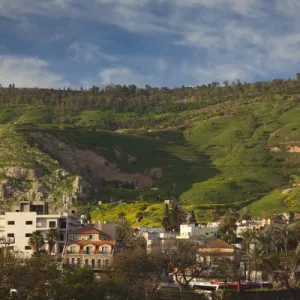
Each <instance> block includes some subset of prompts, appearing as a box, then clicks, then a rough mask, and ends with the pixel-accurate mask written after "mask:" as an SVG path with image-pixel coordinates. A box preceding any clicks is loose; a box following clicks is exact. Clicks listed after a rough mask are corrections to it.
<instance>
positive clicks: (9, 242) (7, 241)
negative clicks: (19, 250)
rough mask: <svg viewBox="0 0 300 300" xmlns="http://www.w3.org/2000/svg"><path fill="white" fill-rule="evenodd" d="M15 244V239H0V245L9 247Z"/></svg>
mask: <svg viewBox="0 0 300 300" xmlns="http://www.w3.org/2000/svg"><path fill="white" fill-rule="evenodd" d="M14 243H15V238H13V237H0V244H2V245H4V244H5V245H10V244H14Z"/></svg>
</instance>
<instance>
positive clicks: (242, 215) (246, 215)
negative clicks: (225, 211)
mask: <svg viewBox="0 0 300 300" xmlns="http://www.w3.org/2000/svg"><path fill="white" fill-rule="evenodd" d="M239 219H240V220H250V219H251V213H250V210H249V208H248V207H243V208H242V209H241V210H240V211H239Z"/></svg>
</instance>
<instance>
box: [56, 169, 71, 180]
mask: <svg viewBox="0 0 300 300" xmlns="http://www.w3.org/2000/svg"><path fill="white" fill-rule="evenodd" d="M55 175H56V177H57V178H59V179H63V178H66V177H69V176H70V175H71V174H70V173H69V172H68V171H66V170H64V169H58V170H56V171H55Z"/></svg>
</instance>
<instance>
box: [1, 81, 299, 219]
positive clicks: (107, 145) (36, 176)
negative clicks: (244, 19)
mask: <svg viewBox="0 0 300 300" xmlns="http://www.w3.org/2000/svg"><path fill="white" fill-rule="evenodd" d="M286 84H290V83H288V81H287V83H286ZM215 89H222V88H221V87H214V91H215ZM0 91H1V89H0ZM24 93H25V92H24ZM193 93H194V92H193V90H190V89H189V90H186V91H185V95H186V97H184V99H182V101H183V103H185V105H188V104H187V103H192V105H193V106H191V107H188V106H187V107H185V109H182V110H177V108H176V109H171V108H170V111H169V112H166V111H163V110H162V109H161V110H162V111H160V112H157V111H155V110H154V109H152V111H151V110H150V109H149V111H145V112H143V113H139V112H136V111H133V110H131V111H130V110H128V111H118V110H112V109H110V108H109V109H108V108H105V109H103V108H102V109H100V108H97V107H90V108H82V107H81V108H80V107H79V108H77V109H75V108H74V109H73V108H70V107H65V108H64V107H63V108H62V107H61V106H57V105H50V104H38V103H22V101H21V103H19V104H15V103H12V104H11V105H8V104H7V103H5V104H3V106H2V108H1V110H0V121H1V123H2V125H1V127H0V134H1V145H0V146H1V149H0V154H1V155H0V167H1V168H0V173H1V175H0V176H1V179H2V183H1V187H2V194H3V193H4V194H3V195H5V197H4V198H5V201H6V202H7V203H8V202H11V201H17V200H19V199H21V198H22V197H25V198H26V197H27V198H28V195H29V197H30V195H33V194H34V193H35V194H34V195H36V194H37V193H38V192H37V191H36V189H38V190H39V191H40V194H39V198H40V199H42V200H50V201H52V202H53V203H55V205H59V204H60V200H59V199H61V197H62V196H63V195H64V196H68V197H70V198H74V201H75V202H76V201H79V202H80V203H81V202H82V201H83V202H84V203H87V202H90V203H92V204H94V203H96V202H97V201H100V200H102V201H103V202H108V203H110V202H111V201H113V202H115V201H118V200H123V201H124V202H131V203H132V204H131V207H130V210H131V217H130V219H131V222H132V223H135V214H136V212H140V211H145V212H147V213H145V218H144V219H143V221H142V223H143V224H151V223H153V224H158V223H159V218H161V215H162V211H163V209H162V203H163V200H164V199H166V198H167V197H169V196H170V195H175V196H177V197H178V198H179V199H180V201H181V203H182V204H183V205H184V207H185V208H186V209H187V210H191V209H195V210H196V212H197V215H198V217H201V218H207V217H208V216H209V215H210V214H211V213H212V212H217V213H220V214H222V212H223V211H224V210H226V209H228V208H229V207H234V208H240V207H243V206H249V207H250V209H251V210H252V212H253V214H255V215H272V214H274V213H278V212H282V211H290V210H295V211H297V210H299V211H300V198H299V195H300V178H299V177H300V172H299V171H300V102H299V94H300V91H298V90H297V89H294V90H288V89H286V85H284V89H283V88H282V90H281V91H279V92H276V93H275V92H272V91H268V92H264V91H261V94H262V95H257V93H254V92H253V93H252V94H250V93H248V94H246V92H245V90H244V91H242V92H240V93H239V94H236V93H232V95H231V94H230V95H231V96H227V97H226V98H224V99H223V98H222V100H218V101H217V100H214V101H211V105H210V103H209V102H208V101H207V100H205V101H204V102H203V101H202V104H201V105H200V104H197V103H198V102H197V101H200V100H201V99H200V100H197V99H194V98H195V96H194V95H193ZM214 93H216V92H214ZM298 93H299V94H298ZM180 95H181V96H182V94H180ZM193 97H194V98H193ZM214 97H215V96H214ZM220 98H221V96H220ZM214 99H215V98H214ZM86 101H88V100H86ZM178 101H179V100H175V102H176V103H179V102H178ZM195 103H196V104H197V105H196V104H195ZM203 103H204V104H203ZM91 106H92V105H91ZM14 168H15V169H14ZM25 169H26V171H25ZM11 172H12V173H13V175H11ZM16 172H19V173H20V174H19V173H18V174H15V173H16ZM61 174H65V175H61ZM11 189H12V190H13V191H15V192H11ZM32 190H33V191H32ZM30 191H31V192H30ZM43 191H47V192H45V193H44V194H43ZM76 193H77V194H78V193H79V194H80V196H78V195H77V196H76ZM34 197H36V196H34ZM135 203H136V204H135ZM159 204H160V205H159ZM141 205H142V206H143V205H146V206H147V205H148V206H149V207H148V206H147V207H148V208H145V207H144V206H143V209H144V210H143V209H142V208H141ZM151 205H152V206H151ZM122 209H123V208H121V207H120V208H119V206H116V204H111V205H107V206H105V207H103V208H102V209H101V211H98V210H95V211H94V212H93V216H94V218H95V219H101V220H103V219H106V220H109V219H112V218H115V217H116V214H117V212H119V211H120V210H122ZM147 209H149V210H150V212H151V211H152V212H153V213H149V212H148V211H147Z"/></svg>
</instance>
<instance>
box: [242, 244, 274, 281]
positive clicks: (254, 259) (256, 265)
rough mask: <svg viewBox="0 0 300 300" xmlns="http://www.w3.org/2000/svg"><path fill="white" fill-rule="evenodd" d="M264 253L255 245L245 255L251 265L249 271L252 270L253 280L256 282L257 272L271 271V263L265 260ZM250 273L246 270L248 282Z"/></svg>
mask: <svg viewBox="0 0 300 300" xmlns="http://www.w3.org/2000/svg"><path fill="white" fill-rule="evenodd" d="M264 254H265V252H264V251H263V250H262V249H260V248H259V247H257V245H255V246H254V247H253V248H251V249H250V250H249V252H248V253H246V255H247V257H248V260H249V261H250V264H251V267H252V268H251V269H253V270H254V280H257V272H258V271H263V270H268V271H270V270H272V265H271V262H270V261H269V260H268V259H267V258H265V256H264ZM251 279H252V278H251V272H250V270H249V269H248V281H251Z"/></svg>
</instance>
